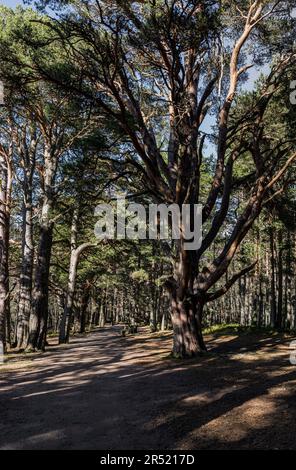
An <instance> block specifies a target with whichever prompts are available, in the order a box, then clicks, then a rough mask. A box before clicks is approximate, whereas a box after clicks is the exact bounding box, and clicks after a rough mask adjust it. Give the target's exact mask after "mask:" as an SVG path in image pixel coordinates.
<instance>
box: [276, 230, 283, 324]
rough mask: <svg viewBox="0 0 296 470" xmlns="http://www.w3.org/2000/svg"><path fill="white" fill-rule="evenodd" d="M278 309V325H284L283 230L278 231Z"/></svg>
mask: <svg viewBox="0 0 296 470" xmlns="http://www.w3.org/2000/svg"><path fill="white" fill-rule="evenodd" d="M278 253H279V255H278V310H277V317H276V327H277V328H282V326H283V232H282V230H279V233H278Z"/></svg>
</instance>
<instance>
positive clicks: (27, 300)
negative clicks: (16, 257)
mask: <svg viewBox="0 0 296 470" xmlns="http://www.w3.org/2000/svg"><path fill="white" fill-rule="evenodd" d="M33 256H34V249H33V223H32V193H31V192H30V193H28V194H26V195H25V201H24V205H23V240H22V267H21V275H20V298H19V307H18V316H17V328H16V342H17V347H18V349H24V348H26V346H27V342H28V337H29V319H30V312H31V301H32V274H33Z"/></svg>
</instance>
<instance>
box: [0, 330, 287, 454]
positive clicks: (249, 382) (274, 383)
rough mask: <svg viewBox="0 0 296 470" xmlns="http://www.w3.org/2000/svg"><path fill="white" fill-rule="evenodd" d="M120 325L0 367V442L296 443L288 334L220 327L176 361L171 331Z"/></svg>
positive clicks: (114, 445) (127, 445)
mask: <svg viewBox="0 0 296 470" xmlns="http://www.w3.org/2000/svg"><path fill="white" fill-rule="evenodd" d="M119 330H120V328H119V327H107V328H105V329H101V330H97V331H95V332H93V333H91V334H89V335H87V336H81V337H76V338H74V339H73V340H72V342H71V344H70V345H66V346H55V345H52V346H50V347H49V348H48V351H47V352H45V353H43V354H39V355H35V356H34V355H33V356H32V355H30V356H26V357H24V356H22V357H21V359H22V360H18V361H16V362H12V361H10V362H8V363H7V364H4V365H3V366H1V365H0V373H1V379H0V416H1V419H0V421H1V422H0V449H103V450H106V449H124V450H127V449H131V450H134V449H143V450H146V449H153V450H154V449H189V450H192V449H257V448H259V449H296V366H292V365H291V364H290V361H289V355H290V351H289V344H290V342H291V339H292V338H291V337H288V336H286V335H281V334H267V333H251V334H236V333H233V332H232V333H231V332H230V333H229V332H228V333H227V332H225V333H223V331H222V332H220V333H219V334H211V335H207V336H206V341H207V345H208V347H209V349H210V354H208V355H206V356H204V357H201V358H198V359H195V360H189V361H180V360H179V361H177V360H172V359H169V358H168V353H169V351H170V347H171V335H170V334H165V335H160V334H153V335H151V334H149V333H148V332H147V330H143V331H141V332H140V333H139V334H137V335H134V336H129V337H126V338H123V337H121V336H120V334H119V332H120V331H119ZM226 333H227V334H226ZM13 361H15V358H14V359H13ZM1 368H2V369H1Z"/></svg>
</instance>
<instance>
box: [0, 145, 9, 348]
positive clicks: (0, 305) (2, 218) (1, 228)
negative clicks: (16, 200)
mask: <svg viewBox="0 0 296 470" xmlns="http://www.w3.org/2000/svg"><path fill="white" fill-rule="evenodd" d="M11 159H12V145H10V147H9V148H8V149H4V148H3V147H1V146H0V177H1V182H0V343H2V345H3V348H4V350H5V347H6V344H7V343H9V334H10V332H8V335H7V334H6V322H7V319H8V316H9V269H8V261H9V228H10V210H11V185H12V160H11Z"/></svg>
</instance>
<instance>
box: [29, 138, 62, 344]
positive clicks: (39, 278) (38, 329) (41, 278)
mask: <svg viewBox="0 0 296 470" xmlns="http://www.w3.org/2000/svg"><path fill="white" fill-rule="evenodd" d="M56 169H57V158H56V157H55V155H54V154H53V153H52V152H51V147H50V145H47V146H46V147H45V153H44V169H43V174H42V175H41V179H43V178H44V180H43V184H42V185H43V200H42V208H41V224H40V237H39V247H38V257H37V264H36V270H35V285H34V290H33V299H32V310H31V314H30V321H29V341H28V349H33V350H34V349H36V348H37V349H42V350H43V349H44V348H45V343H46V333H47V320H48V289H49V287H48V283H49V269H50V259H51V250H52V236H53V221H52V220H51V211H52V207H53V203H54V197H55V193H54V183H55V176H56Z"/></svg>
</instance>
